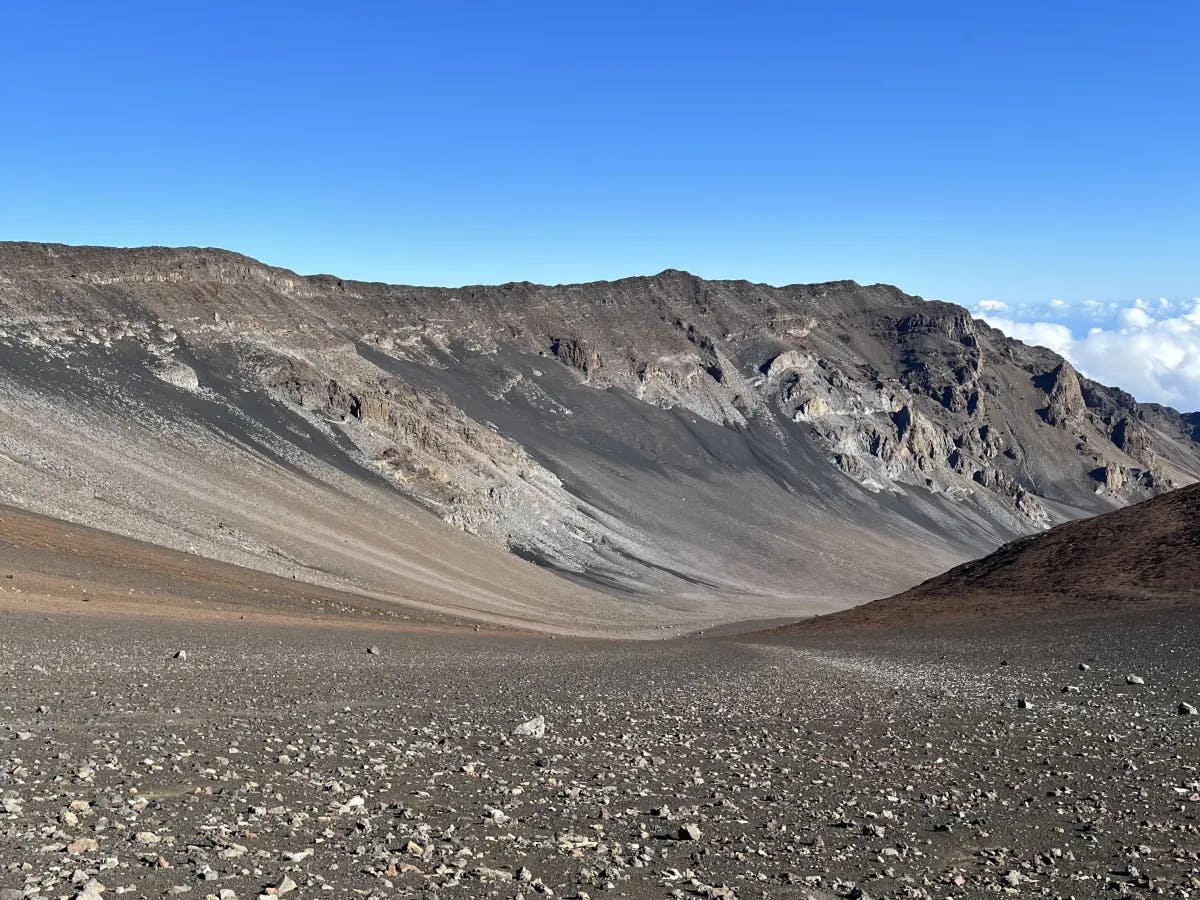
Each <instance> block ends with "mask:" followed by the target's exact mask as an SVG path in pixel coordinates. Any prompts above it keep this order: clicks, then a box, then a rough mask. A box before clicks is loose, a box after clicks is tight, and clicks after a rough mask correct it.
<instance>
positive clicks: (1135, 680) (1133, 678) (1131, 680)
mask: <svg viewBox="0 0 1200 900" xmlns="http://www.w3.org/2000/svg"><path fill="white" fill-rule="evenodd" d="M1125 683H1126V684H1145V683H1146V679H1145V678H1143V677H1142V676H1141V675H1126V676H1125Z"/></svg>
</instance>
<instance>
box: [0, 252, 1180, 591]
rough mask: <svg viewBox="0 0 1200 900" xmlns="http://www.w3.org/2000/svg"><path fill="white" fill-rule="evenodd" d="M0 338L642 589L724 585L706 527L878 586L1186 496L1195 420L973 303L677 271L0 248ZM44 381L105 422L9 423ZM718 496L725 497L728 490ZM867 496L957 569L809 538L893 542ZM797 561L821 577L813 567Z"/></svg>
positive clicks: (817, 580)
mask: <svg viewBox="0 0 1200 900" xmlns="http://www.w3.org/2000/svg"><path fill="white" fill-rule="evenodd" d="M4 347H7V348H9V352H10V353H19V354H22V357H21V358H22V359H23V360H26V362H27V364H28V365H29V366H30V367H31V368H32V367H36V365H37V363H36V362H35V360H36V359H37V358H38V354H41V357H42V358H50V359H58V360H74V362H72V363H70V364H69V366H68V367H69V368H71V367H73V368H74V370H75V371H78V372H83V373H86V375H87V377H88V378H90V379H91V380H92V383H93V384H94V385H95V390H96V391H97V392H99V393H101V394H106V393H107V394H112V393H117V394H119V393H121V391H122V387H123V381H122V380H123V379H124V380H126V381H127V380H128V375H127V374H123V373H124V372H126V371H127V370H126V369H121V368H120V367H121V366H129V365H132V366H134V367H140V370H141V371H146V372H149V373H150V374H152V375H154V376H155V377H156V378H157V379H158V380H159V381H160V382H161V383H162V384H164V385H165V386H166V388H165V390H166V391H167V392H166V393H165V394H163V396H162V398H161V400H159V399H153V398H152V399H147V400H143V401H141V402H143V403H147V402H149V403H152V404H153V403H159V402H161V403H162V404H164V405H171V404H176V405H177V406H178V405H179V404H180V403H183V402H184V401H181V400H180V399H179V397H178V395H176V394H172V393H170V390H171V389H174V390H177V391H180V392H183V393H184V394H190V395H196V396H201V397H207V398H208V399H209V400H212V401H213V402H219V403H223V404H225V405H227V406H229V407H231V408H233V409H234V413H233V414H235V415H236V416H238V417H241V418H246V417H249V418H251V419H254V418H258V417H260V416H261V413H260V412H256V411H255V410H261V409H262V407H259V406H256V407H255V409H254V410H252V409H247V408H246V404H247V403H249V402H250V401H249V400H247V399H246V398H248V397H251V396H253V397H254V398H255V399H254V400H253V402H254V403H259V402H260V401H261V402H266V403H269V404H272V405H273V406H274V407H276V408H277V409H282V410H284V411H285V412H286V414H287V415H294V416H298V417H300V418H302V419H304V420H305V421H306V422H308V423H309V424H310V425H312V426H314V427H318V428H320V429H322V430H323V431H324V432H325V433H327V434H328V435H330V436H331V438H332V439H333V440H334V441H335V443H336V445H337V446H338V447H339V448H340V449H339V452H344V453H345V454H346V456H347V458H348V459H349V461H350V462H351V463H352V464H353V465H355V466H359V467H362V468H363V469H365V470H367V471H370V472H372V473H373V474H374V475H376V476H381V477H382V478H384V479H386V480H387V482H388V483H390V484H391V485H392V486H393V487H394V488H396V489H398V490H399V491H401V492H403V493H405V494H406V495H408V496H410V497H412V498H413V499H414V500H416V501H418V502H419V503H420V504H422V505H423V506H425V507H426V508H427V509H430V510H433V511H434V512H436V513H437V514H438V515H439V516H441V517H442V518H443V519H444V520H445V521H446V522H448V523H451V524H453V525H455V526H457V527H459V528H463V529H465V530H467V531H470V532H472V533H474V534H478V535H479V536H481V537H483V538H484V539H486V540H488V541H490V542H492V543H494V544H496V545H498V546H501V547H506V548H510V549H514V550H517V551H519V552H521V553H522V554H524V555H528V556H529V557H530V558H535V559H538V560H539V561H543V562H547V563H549V564H551V565H553V566H556V567H559V568H562V569H566V570H569V571H572V572H575V573H579V574H590V575H594V574H595V573H599V572H602V573H604V578H606V579H617V580H619V581H622V583H624V584H626V585H627V586H628V585H632V584H638V583H641V582H644V581H645V580H646V579H650V580H653V579H654V578H659V577H660V576H661V577H662V578H668V577H670V578H675V577H676V576H679V578H680V579H682V580H679V581H677V582H672V585H673V586H672V587H670V588H669V589H671V590H678V589H681V585H691V587H688V588H687V590H689V591H691V590H696V589H704V586H705V585H708V586H710V587H713V588H714V589H715V588H721V589H727V588H728V587H729V585H728V584H724V585H721V584H718V582H719V580H720V579H719V578H718V577H717V576H716V574H714V573H715V572H716V571H719V570H722V568H723V567H722V566H721V565H720V563H719V559H720V557H721V553H722V552H724V551H723V550H721V549H720V548H717V549H716V551H715V552H714V550H713V548H712V546H711V535H712V534H713V533H714V532H715V531H716V530H718V529H724V530H725V531H727V532H729V541H730V544H731V546H732V545H733V544H736V543H738V541H739V538H738V537H737V535H738V533H739V532H741V533H746V532H747V531H748V530H749V529H751V528H754V529H757V530H758V531H760V532H762V531H765V532H768V533H772V534H773V535H774V537H773V538H772V540H773V541H775V543H776V544H777V545H778V546H777V547H776V548H774V549H773V550H772V551H771V552H772V553H774V554H775V555H776V557H777V559H776V560H774V561H772V560H769V561H768V562H767V563H766V564H765V570H768V571H770V572H771V576H770V578H769V579H767V580H766V581H764V582H763V583H762V584H755V585H749V586H748V590H749V591H751V592H753V591H756V590H757V591H762V592H767V593H773V594H774V593H780V592H782V591H785V590H787V589H788V588H787V585H789V584H795V583H796V581H797V580H800V581H804V582H806V583H811V584H814V585H817V587H814V588H813V590H814V591H818V592H826V593H837V592H838V590H839V589H846V590H850V593H851V594H855V593H857V594H858V595H860V596H869V595H878V594H881V593H886V592H887V591H888V590H891V589H893V588H898V587H903V586H906V583H907V584H910V583H912V582H913V581H916V580H919V578H920V577H921V576H924V575H928V574H933V572H934V571H936V570H938V569H940V568H943V567H944V566H945V564H946V563H952V562H955V561H958V560H960V559H963V558H967V557H969V556H973V555H979V553H981V552H985V551H987V550H990V549H993V548H994V547H995V546H997V545H999V544H1000V543H1002V542H1003V541H1004V540H1006V539H1008V538H1011V537H1013V536H1015V535H1018V534H1021V533H1027V532H1030V531H1033V530H1037V529H1040V528H1043V527H1046V526H1048V525H1050V524H1053V523H1055V522H1058V521H1062V520H1064V519H1068V518H1073V517H1077V516H1080V515H1084V514H1089V513H1095V512H1102V511H1105V510H1107V509H1111V508H1114V507H1118V506H1122V505H1126V504H1128V503H1130V502H1134V501H1137V500H1141V499H1145V498H1147V497H1150V496H1153V495H1155V494H1157V493H1160V492H1162V491H1165V490H1168V489H1170V488H1173V487H1176V486H1179V485H1182V484H1186V483H1190V482H1192V481H1195V480H1196V479H1197V478H1198V477H1200V444H1198V443H1197V440H1196V434H1197V429H1198V427H1200V425H1198V422H1197V419H1196V417H1195V416H1185V415H1181V414H1180V413H1178V412H1176V411H1174V410H1169V409H1165V408H1163V407H1158V406H1154V405H1150V404H1139V403H1137V402H1136V401H1135V400H1134V399H1133V398H1131V397H1129V396H1128V395H1127V394H1125V393H1123V392H1121V391H1119V390H1115V389H1111V388H1107V387H1104V386H1102V385H1099V384H1096V383H1094V382H1092V381H1089V380H1088V379H1085V378H1082V377H1081V376H1079V375H1078V373H1076V372H1075V371H1074V370H1073V369H1072V368H1071V367H1070V365H1069V364H1067V363H1066V362H1064V361H1063V360H1062V359H1061V358H1059V357H1057V356H1056V355H1054V354H1053V353H1051V352H1049V351H1047V350H1044V349H1040V348H1031V347H1027V346H1025V345H1023V344H1021V343H1019V342H1017V341H1013V340H1010V339H1008V338H1007V337H1005V336H1003V335H1002V334H1001V333H1000V332H998V331H996V330H994V329H992V328H989V327H988V326H986V325H985V324H983V323H981V322H978V321H975V320H973V319H972V318H971V317H970V316H969V315H968V314H967V313H966V311H964V310H963V309H961V308H960V307H957V306H954V305H951V304H946V303H937V302H925V301H922V300H920V299H918V298H914V297H911V296H908V295H906V294H903V293H902V292H900V291H899V290H897V289H895V288H891V287H888V286H883V285H876V286H870V287H864V286H860V285H857V284H855V283H853V282H834V283H829V284H819V285H792V286H788V287H782V288H777V287H771V286H768V285H758V284H750V283H748V282H736V281H721V282H714V281H704V280H702V279H699V278H696V277H694V276H691V275H689V274H687V273H684V272H676V271H667V272H663V273H660V274H659V275H656V276H653V277H648V278H630V279H624V280H621V281H615V282H603V283H596V284H585V285H560V286H540V285H533V284H528V283H517V284H507V285H500V286H495V287H464V288H459V289H443V288H413V287H403V286H391V285H383V284H365V283H359V282H350V281H344V280H341V279H337V278H333V277H330V276H316V277H302V276H299V275H296V274H295V273H292V272H288V271H286V270H282V269H275V268H271V267H268V266H264V265H262V264H260V263H257V262H255V261H253V260H250V259H248V258H246V257H242V256H238V255H236V254H230V253H226V252H224V251H218V250H197V249H183V250H171V249H164V248H145V249H138V250H128V251H125V250H112V249H105V248H74V247H65V246H61V245H41V244H4V245H0V352H3V350H2V348H4ZM30 354H32V355H30ZM13 368H17V367H15V366H14V367H13ZM6 377H8V378H9V380H10V381H11V380H12V379H13V378H14V377H15V376H13V375H12V373H11V372H10V373H8V375H7V376H6ZM49 381H50V379H47V382H49ZM106 384H107V385H109V386H110V388H112V387H113V386H115V390H110V388H106V387H105V385H106ZM0 387H2V386H0ZM43 388H44V389H45V391H47V392H49V393H51V394H55V393H57V396H56V399H55V400H54V401H53V402H54V404H57V405H60V406H62V405H66V406H68V407H70V406H71V405H73V404H77V405H79V408H80V410H81V412H80V415H79V418H80V420H81V421H82V420H84V419H87V418H88V417H89V416H92V414H93V413H94V412H95V403H94V401H93V400H91V399H89V398H88V397H87V396H82V395H81V394H84V393H87V392H86V391H84V392H81V391H80V390H79V389H78V388H71V389H70V390H68V389H65V388H64V389H59V388H56V387H55V386H54V385H52V384H49V383H47V384H45V385H42V386H39V385H38V384H36V383H35V382H34V381H31V380H29V379H27V380H26V381H25V382H24V383H23V384H22V385H20V391H18V390H15V389H14V390H9V391H8V392H7V396H8V398H9V399H8V401H7V402H8V404H9V405H10V407H14V408H15V407H16V406H17V405H27V404H28V402H29V400H28V396H29V393H30V392H34V393H37V392H39V391H41V390H42V389H43ZM619 398H626V399H619ZM630 401H632V403H630ZM618 403H619V404H624V405H621V406H619V408H618V406H617V405H616V404H618ZM638 404H640V405H638ZM654 411H657V412H654ZM168 418H170V416H168ZM64 421H65V419H64ZM88 427H91V428H95V427H96V425H95V423H94V422H93V423H91V424H90V425H89V426H88ZM204 427H208V426H207V425H205V426H204ZM677 428H682V429H684V432H686V433H679V434H676V433H675V431H673V429H677ZM668 434H670V435H672V436H671V437H670V438H669V439H668V437H667V435H668ZM218 439H219V440H225V437H224V436H219V438H218ZM285 440H290V439H289V438H285ZM14 449H15V451H16V452H17V455H18V457H19V456H20V448H19V447H17V448H9V449H8V450H6V452H9V450H14ZM37 452H38V453H42V452H43V451H41V450H40V449H39V450H38V451H37ZM294 452H300V453H304V452H307V450H306V449H305V446H304V445H300V446H299V448H298V450H288V453H289V454H293V455H294ZM29 455H30V456H34V455H36V454H35V453H34V452H33V451H32V450H31V451H30V453H29ZM747 482H752V484H750V486H747ZM723 483H727V484H728V485H729V487H728V491H727V493H725V494H722V493H720V491H719V489H718V488H716V487H712V486H713V485H720V484H723ZM623 484H624V485H625V487H623V486H622V485H623ZM695 485H701V486H702V490H701V491H700V493H697V489H696V488H695ZM85 490H86V489H85ZM689 492H690V493H691V494H692V496H693V499H692V501H691V502H692V505H691V506H687V505H686V503H687V497H688V494H689ZM880 493H883V494H885V495H888V496H891V497H893V498H894V500H888V501H886V503H887V504H888V505H889V508H891V509H893V510H894V511H895V515H896V516H898V517H899V518H898V519H897V520H896V521H895V522H893V523H892V527H896V526H898V527H899V528H900V530H901V531H903V530H904V529H905V528H906V527H911V530H912V531H913V534H914V540H918V541H919V542H920V543H923V544H933V545H936V546H938V547H939V548H941V549H940V550H939V553H941V555H940V556H939V557H938V558H937V559H936V560H934V559H932V558H930V559H928V560H923V559H921V558H920V554H910V559H911V560H912V562H911V567H912V569H911V571H907V572H901V571H900V570H898V569H896V570H888V569H887V566H886V564H885V563H882V562H872V563H871V565H870V566H866V567H864V565H863V564H861V563H860V562H859V559H858V558H857V557H856V556H855V555H854V554H853V553H852V552H851V551H839V550H838V549H837V548H838V546H840V544H839V543H838V542H837V541H834V540H833V538H832V537H830V538H829V541H830V543H829V545H828V546H827V545H825V544H822V543H821V541H822V540H824V538H822V537H821V536H819V535H818V536H815V537H814V536H812V531H814V530H817V529H818V526H817V525H816V524H810V525H807V526H806V525H805V524H804V523H815V522H816V519H814V518H813V516H812V515H810V513H812V512H813V511H814V510H816V511H819V512H822V514H826V515H829V516H831V517H833V518H835V519H839V520H852V521H853V522H854V526H855V528H857V529H858V530H859V531H858V532H857V533H856V535H860V534H867V533H870V532H871V531H872V529H879V528H883V527H885V526H883V525H882V524H880V523H878V522H876V521H875V520H874V519H873V518H872V516H871V515H870V514H869V510H870V509H872V508H873V507H876V506H878V501H876V500H871V497H872V495H877V494H880ZM701 494H702V495H703V500H701ZM749 497H753V498H754V499H753V500H752V502H751V504H749V506H750V507H752V509H750V510H749V511H747V510H744V509H741V508H740V507H741V506H743V505H745V504H744V501H745V500H746V499H747V498H749ZM18 500H19V498H18ZM19 502H24V501H19ZM174 502H175V501H172V503H174ZM698 503H699V504H700V505H699V506H697V504H698ZM146 504H147V505H150V506H155V507H156V508H158V507H164V508H165V506H168V505H170V504H167V503H166V501H163V500H150V499H147V500H146ZM839 506H841V507H846V509H845V510H844V511H842V512H835V510H836V509H837V508H838V507H839ZM47 511H54V510H47ZM751 512H753V514H754V515H756V516H758V517H759V518H758V519H757V520H755V521H753V522H752V521H750V518H751ZM81 516H82V517H84V518H85V519H86V516H85V515H83V513H81ZM164 517H165V516H164ZM651 522H667V523H673V524H671V525H670V526H669V529H668V530H670V529H674V531H671V533H669V534H663V533H662V532H661V530H660V529H659V528H658V527H657V526H656V525H652V524H649V523H651ZM789 522H790V523H792V524H791V525H789V524H785V523H789ZM904 522H907V523H908V525H907V526H906V525H904V524H903V523H904ZM930 523H932V524H930ZM806 527H807V528H809V529H810V531H805V528H806ZM826 529H827V526H826ZM922 530H932V531H933V532H935V534H934V536H933V537H932V538H929V539H926V538H924V537H922V535H921V534H920V532H921V531H922ZM859 539H860V538H859V537H858V536H853V537H852V538H851V537H847V538H846V539H844V540H842V541H841V542H840V543H846V544H849V543H853V542H854V541H857V540H859ZM797 542H798V544H799V545H797ZM729 552H730V553H734V552H736V551H735V550H734V549H730V551H729ZM900 552H901V553H904V552H906V551H903V550H902V551H900ZM839 553H843V554H844V556H843V557H839V556H838V554H839ZM758 556H759V557H769V556H770V554H767V553H765V552H759V553H758ZM798 559H801V560H805V559H807V560H809V562H805V563H802V564H801V566H802V568H801V569H800V570H799V571H798V570H797V569H796V566H797V563H796V560H798ZM680 560H682V562H680ZM706 560H707V562H706ZM819 560H827V561H829V562H828V565H827V566H826V564H825V563H822V562H819ZM709 562H711V564H712V565H711V569H710V568H706V566H707V565H709ZM726 562H729V560H727V561H726ZM803 566H809V567H810V568H803ZM822 566H826V567H825V568H821V567H822ZM754 568H755V567H754V566H753V565H751V564H750V562H749V558H748V557H747V561H746V563H745V570H746V571H753V570H754ZM675 569H679V571H677V572H676V571H674V570H675ZM724 569H727V570H729V571H730V572H735V571H741V570H739V569H737V568H736V567H733V568H730V567H729V566H725V567H724ZM654 573H657V574H654ZM664 573H668V574H664ZM838 579H842V581H841V582H840V587H839V582H838ZM656 583H657V582H656ZM664 585H665V582H664ZM664 585H660V587H663V589H667V587H664ZM871 585H873V587H872V586H871ZM851 586H852V587H853V589H852V590H851Z"/></svg>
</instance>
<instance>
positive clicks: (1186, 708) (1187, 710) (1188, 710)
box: [1179, 703, 1198, 716]
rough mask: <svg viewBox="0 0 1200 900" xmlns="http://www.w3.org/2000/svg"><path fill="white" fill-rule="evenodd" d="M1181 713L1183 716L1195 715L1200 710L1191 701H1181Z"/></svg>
mask: <svg viewBox="0 0 1200 900" xmlns="http://www.w3.org/2000/svg"><path fill="white" fill-rule="evenodd" d="M1179 714H1180V715H1181V716H1194V715H1197V714H1198V711H1197V709H1196V707H1194V706H1192V704H1190V703H1180V704H1179Z"/></svg>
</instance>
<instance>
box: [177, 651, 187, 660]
mask: <svg viewBox="0 0 1200 900" xmlns="http://www.w3.org/2000/svg"><path fill="white" fill-rule="evenodd" d="M175 659H177V660H179V661H180V662H187V651H186V650H177V651H176V652H175Z"/></svg>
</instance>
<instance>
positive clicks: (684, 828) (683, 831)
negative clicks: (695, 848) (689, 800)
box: [677, 822, 701, 841]
mask: <svg viewBox="0 0 1200 900" xmlns="http://www.w3.org/2000/svg"><path fill="white" fill-rule="evenodd" d="M700 834H701V832H700V826H699V825H696V824H695V823H694V822H688V823H687V824H686V825H680V826H679V833H678V835H677V836H678V837H679V840H681V841H698V840H700Z"/></svg>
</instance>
